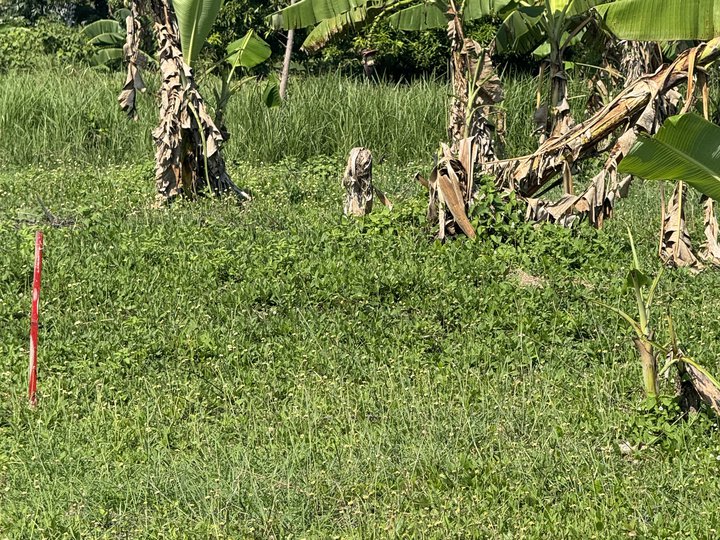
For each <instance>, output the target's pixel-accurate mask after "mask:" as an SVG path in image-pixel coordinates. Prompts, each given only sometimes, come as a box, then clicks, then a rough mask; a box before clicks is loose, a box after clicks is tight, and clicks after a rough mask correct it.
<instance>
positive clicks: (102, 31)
mask: <svg viewBox="0 0 720 540" xmlns="http://www.w3.org/2000/svg"><path fill="white" fill-rule="evenodd" d="M82 33H83V35H84V36H85V37H87V38H88V39H89V40H91V41H92V40H93V39H95V38H97V37H98V36H102V35H107V34H120V35H121V36H122V37H123V39H124V36H125V27H124V26H122V25H121V24H120V23H119V22H118V21H116V20H113V19H101V20H99V21H95V22H92V23H90V24H88V25H87V26H84V27H83V29H82Z"/></svg>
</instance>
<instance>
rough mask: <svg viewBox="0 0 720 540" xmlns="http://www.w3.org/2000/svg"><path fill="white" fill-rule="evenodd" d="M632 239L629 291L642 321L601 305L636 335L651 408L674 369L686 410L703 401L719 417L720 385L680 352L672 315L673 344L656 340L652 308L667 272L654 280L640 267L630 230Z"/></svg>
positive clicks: (669, 323)
mask: <svg viewBox="0 0 720 540" xmlns="http://www.w3.org/2000/svg"><path fill="white" fill-rule="evenodd" d="M628 237H629V239H630V247H631V250H632V256H633V264H632V267H631V269H630V271H629V272H628V275H627V278H626V288H627V289H631V290H632V291H633V294H634V296H635V301H636V303H637V308H638V318H637V319H635V318H634V317H632V316H631V315H629V314H628V313H627V312H625V311H623V310H621V309H619V308H616V307H614V306H610V305H608V304H604V303H602V302H599V304H600V305H602V306H603V307H605V308H607V309H609V310H610V311H613V312H615V313H617V314H618V315H620V316H621V317H622V318H623V319H625V321H626V322H627V323H628V324H629V325H630V326H631V327H632V329H633V331H634V332H635V338H634V339H633V341H634V343H635V347H636V349H637V351H638V355H639V356H640V361H641V364H642V378H643V387H644V389H645V395H646V398H647V400H648V402H649V403H650V404H651V405H656V404H657V403H658V397H659V395H660V384H659V380H660V377H662V376H663V375H665V374H666V373H667V372H668V371H669V370H670V368H672V367H675V368H676V369H677V377H678V383H679V384H678V385H677V389H678V392H679V394H680V395H679V396H678V397H679V398H680V400H681V402H682V403H684V405H685V407H686V408H695V409H697V406H698V405H699V400H700V399H702V400H703V401H704V402H705V403H706V404H707V405H708V406H709V407H710V408H711V409H712V410H713V411H714V412H715V414H718V415H720V383H718V381H717V379H715V377H713V376H712V374H710V372H709V371H708V370H707V369H705V368H704V367H703V366H702V365H701V364H700V363H699V362H698V361H697V360H696V359H694V358H693V357H691V356H688V355H686V354H685V353H684V352H683V351H682V350H681V349H680V346H679V344H678V338H677V334H676V332H675V326H674V324H673V320H672V317H671V316H670V314H669V312H668V315H667V328H668V337H669V341H668V343H667V344H660V343H658V341H657V340H656V337H655V333H654V330H653V327H652V324H651V309H652V307H653V302H654V298H655V292H656V290H657V287H658V284H659V283H660V278H661V277H662V273H663V271H662V269H661V270H660V272H658V274H657V276H656V277H655V279H653V280H650V278H649V277H648V276H647V275H646V274H645V273H643V271H642V270H641V268H640V262H639V259H638V255H637V251H636V249H635V242H634V240H633V236H632V233H631V232H630V229H629V228H628ZM663 357H664V359H665V362H664V365H663V367H662V368H661V369H660V370H658V359H659V358H663Z"/></svg>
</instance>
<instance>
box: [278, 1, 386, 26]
mask: <svg viewBox="0 0 720 540" xmlns="http://www.w3.org/2000/svg"><path fill="white" fill-rule="evenodd" d="M397 1H398V0H300V2H296V3H295V4H292V5H290V6H287V7H286V8H284V9H281V10H280V11H278V12H277V13H275V14H273V15H271V17H270V23H271V24H272V26H273V28H275V29H276V30H279V29H285V30H289V29H291V28H307V27H309V26H315V25H317V24H320V23H321V22H322V21H324V20H327V19H333V18H335V17H337V16H339V15H343V14H345V13H347V12H349V11H352V10H356V9H358V8H365V9H371V8H385V7H388V6H389V5H391V4H394V3H397Z"/></svg>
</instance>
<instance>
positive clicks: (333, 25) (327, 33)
mask: <svg viewBox="0 0 720 540" xmlns="http://www.w3.org/2000/svg"><path fill="white" fill-rule="evenodd" d="M375 13H377V10H374V9H371V10H370V11H369V12H368V9H367V8H365V7H360V8H357V9H352V10H350V11H348V12H347V13H343V14H342V15H336V16H335V17H332V18H330V19H325V20H323V21H320V22H319V23H318V24H317V25H316V26H315V28H313V29H312V30H311V31H310V32H309V33H308V35H307V37H306V38H305V41H303V45H302V46H303V49H305V50H306V51H308V52H315V51H317V50H319V49H321V48H322V47H324V46H325V45H326V44H327V43H328V41H330V40H331V39H332V38H333V37H334V36H336V35H337V34H340V33H342V32H344V31H346V30H347V29H349V28H357V27H361V26H363V25H364V24H365V23H366V22H367V21H368V20H369V19H372V18H373V17H374V15H375Z"/></svg>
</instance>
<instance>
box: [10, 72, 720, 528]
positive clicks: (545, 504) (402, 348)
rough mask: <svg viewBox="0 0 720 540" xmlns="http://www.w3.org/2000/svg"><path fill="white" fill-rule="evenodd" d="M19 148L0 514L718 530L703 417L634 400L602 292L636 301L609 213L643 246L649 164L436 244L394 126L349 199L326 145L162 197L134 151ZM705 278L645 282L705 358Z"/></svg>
mask: <svg viewBox="0 0 720 540" xmlns="http://www.w3.org/2000/svg"><path fill="white" fill-rule="evenodd" d="M0 81H1V83H2V84H5V85H7V84H11V83H8V82H7V80H5V79H2V80H0ZM313 84H326V82H322V81H320V82H316V83H313ZM412 91H419V90H418V89H414V90H412ZM1 95H2V94H0V96H1ZM0 99H1V98H0ZM73 99H75V98H73ZM427 99H428V100H429V99H430V98H427ZM510 99H514V98H513V96H512V95H511V96H510ZM511 103H512V102H511ZM408 106H409V105H408ZM0 110H2V111H5V112H3V113H0V114H4V115H5V118H8V117H9V116H8V115H9V114H10V113H8V112H7V109H0ZM509 110H511V109H509ZM272 114H275V113H272ZM358 118H359V119H360V120H358V121H359V122H360V121H361V120H362V117H360V116H359V117H358ZM371 118H372V117H371ZM413 118H416V117H413ZM417 121H420V120H417ZM396 122H408V121H407V120H402V119H401V120H394V119H390V120H388V124H389V127H388V129H390V130H392V129H394V128H395V125H396ZM413 122H415V120H413ZM435 122H436V123H435V124H433V123H431V124H430V129H431V130H440V132H442V127H441V124H440V125H439V127H438V125H437V122H442V118H441V117H439V119H436V121H435ZM4 125H8V124H4ZM27 129H28V131H27V134H26V135H27V137H30V139H33V138H36V137H40V136H42V125H39V126H38V125H35V127H32V125H30V124H28V128H27ZM133 129H136V128H133ZM407 129H408V130H415V129H419V128H418V127H417V124H416V123H413V124H410V125H409V127H408V128H407ZM108 130H109V133H112V134H116V133H117V134H118V135H117V137H120V136H122V135H120V134H122V133H123V132H122V131H121V130H120V129H119V128H118V126H117V125H115V124H113V123H109V124H108ZM396 132H397V133H401V131H400V130H397V131H396ZM113 136H115V135H113ZM236 136H237V138H240V135H236ZM250 136H258V135H257V134H253V135H250ZM513 137H515V138H514V139H511V140H509V144H511V145H515V146H516V147H519V146H521V145H522V144H531V141H529V142H528V141H525V140H524V135H517V134H516V135H514V136H513ZM428 140H430V139H429V136H428ZM2 144H3V146H4V147H7V146H8V145H10V142H8V140H7V139H6V138H5V137H3V138H2ZM142 144H145V143H142ZM103 148H105V147H104V146H103ZM118 148H122V147H121V146H118ZM268 148H270V146H268ZM398 148H400V147H398ZM24 151H25V150H23V149H22V148H17V149H16V150H15V152H16V153H15V154H13V155H14V156H17V157H8V155H7V154H6V157H5V159H7V160H8V161H10V165H11V166H10V167H9V168H6V169H5V170H4V171H3V172H2V173H0V320H2V321H3V331H2V339H1V340H0V358H2V362H1V363H0V537H2V538H123V537H126V538H143V537H147V538H187V537H195V538H197V537H212V538H253V537H254V538H332V537H337V538H369V537H391V538H392V537H412V538H417V537H427V538H448V537H457V538H467V537H489V538H547V537H553V538H555V537H557V538H563V537H567V538H593V537H594V538H608V537H612V538H619V537H639V538H656V537H662V538H672V537H677V538H714V537H716V536H717V529H718V527H719V526H720V524H719V523H718V522H719V521H720V518H718V517H717V512H716V508H715V506H716V504H715V501H716V499H717V496H718V493H719V492H720V480H719V478H720V476H718V468H719V467H720V435H719V434H718V431H717V425H716V423H715V420H714V419H713V418H712V417H710V416H708V415H699V416H695V417H694V418H692V419H691V420H690V421H682V422H676V421H675V419H674V411H673V410H672V404H671V403H668V407H669V408H670V410H669V411H668V414H667V415H666V416H665V415H663V414H662V411H660V412H655V413H652V414H650V413H646V412H643V411H642V409H641V408H640V407H639V405H640V403H641V402H642V386H641V377H640V366H639V362H638V361H637V359H636V357H635V353H634V350H633V347H632V344H631V342H630V340H629V335H630V334H629V330H628V329H627V328H626V326H625V325H624V323H623V322H622V321H620V320H618V318H617V317H616V316H615V315H613V314H612V313H608V312H607V311H606V310H605V309H603V308H602V307H600V306H599V305H598V304H596V303H595V301H597V300H601V301H603V302H606V303H609V304H612V305H618V306H621V307H623V308H624V309H626V310H628V311H630V310H632V299H631V297H630V295H629V294H628V293H627V292H625V291H623V283H624V275H625V272H626V270H627V268H628V266H629V263H630V253H629V245H628V242H627V240H626V239H625V235H624V228H625V226H626V225H629V226H630V227H631V229H632V230H633V231H634V232H635V235H636V241H637V243H638V245H639V248H640V253H641V257H642V258H643V260H644V261H646V262H647V264H646V268H649V267H653V266H654V265H655V264H656V259H655V256H654V249H655V248H654V246H655V244H656V232H655V231H656V229H657V224H658V221H659V213H658V208H659V202H658V200H657V199H658V198H657V188H656V186H654V185H642V184H638V186H637V187H636V188H635V191H634V195H633V197H632V198H631V199H630V200H628V201H625V202H623V203H622V204H621V205H620V206H619V208H618V211H617V215H616V219H615V220H614V221H612V222H610V223H608V226H607V228H606V229H604V230H602V231H595V230H593V229H590V228H587V227H580V228H579V229H577V230H575V231H566V230H561V229H557V228H554V227H543V228H539V229H535V228H532V227H529V226H526V225H523V224H522V223H521V222H520V220H515V219H508V220H505V221H502V222H494V221H491V222H489V223H486V225H487V227H486V228H485V229H484V230H483V234H481V235H480V236H481V237H483V238H484V239H483V241H479V242H469V241H463V240H459V241H455V242H450V243H448V244H446V245H440V244H438V243H435V242H433V241H432V240H431V239H430V233H429V231H428V230H427V229H426V226H425V219H424V208H423V206H424V195H423V193H422V188H420V187H419V186H416V185H415V184H414V183H412V181H411V178H412V175H413V174H414V172H415V171H416V170H417V169H418V168H424V169H426V168H427V167H428V164H429V163H424V162H423V163H419V162H416V163H413V162H410V161H408V160H409V159H410V156H409V154H404V155H403V157H397V156H399V155H400V153H401V151H400V150H398V149H396V150H395V151H394V152H393V155H394V156H396V157H395V158H393V159H387V160H386V161H385V162H384V163H381V164H379V165H378V166H377V167H376V178H377V181H378V183H379V185H380V187H381V188H383V189H384V190H386V191H387V192H388V194H389V195H390V197H391V198H392V199H393V201H394V202H395V204H396V211H394V212H393V213H390V214H388V213H384V212H381V213H378V214H374V215H371V216H369V217H368V218H366V219H365V220H361V221H348V220H345V219H344V218H342V216H341V204H342V203H341V197H342V194H341V188H340V182H339V173H340V171H341V170H342V165H343V160H342V157H341V156H340V155H339V152H338V153H337V154H333V155H331V156H330V157H314V158H309V159H305V158H306V157H307V156H296V158H288V159H285V160H280V161H277V162H275V163H273V164H267V163H265V164H261V163H258V162H250V161H245V160H242V159H241V156H239V155H237V156H235V157H234V158H233V165H232V172H233V174H234V178H235V179H236V180H237V181H238V183H239V184H240V185H242V186H243V187H244V188H247V189H249V190H250V191H251V192H252V193H253V194H254V196H255V200H254V201H253V202H252V203H251V204H249V205H246V206H238V205H236V204H235V203H234V202H232V201H230V200H201V201H199V202H195V203H183V202H181V203H178V204H175V205H173V206H172V207H171V208H166V209H160V210H158V209H155V208H153V205H152V203H153V196H154V193H153V180H152V176H153V172H152V164H151V162H150V161H148V160H147V159H148V158H149V155H148V156H146V157H138V155H139V154H134V159H127V160H125V161H124V162H123V160H122V159H120V158H118V159H117V162H123V164H121V165H117V164H113V163H112V162H113V160H112V159H109V158H108V159H106V160H105V163H102V162H99V161H98V160H97V159H96V157H95V156H87V157H85V156H79V157H78V161H77V162H69V161H68V159H67V157H64V156H62V152H63V147H62V146H61V145H58V146H57V147H56V148H51V149H49V151H48V155H53V154H55V155H56V156H57V158H56V159H60V161H61V162H60V163H47V164H44V165H37V164H33V160H32V159H31V158H30V157H28V156H26V157H23V156H21V155H20V153H21V152H24ZM103 151H104V150H103ZM122 151H125V150H120V151H119V154H118V155H119V156H120V155H121V152H122ZM402 151H403V152H406V151H407V152H410V151H409V150H405V149H403V150H402ZM251 157H252V156H251ZM428 161H429V160H428ZM36 196H39V197H41V199H42V201H43V202H44V204H45V205H46V206H47V207H48V208H49V209H50V211H51V212H52V213H53V214H54V215H55V216H57V217H58V218H62V219H65V220H68V222H69V221H70V220H71V221H72V222H74V224H73V225H72V226H65V227H56V228H53V227H50V226H49V224H48V223H47V220H46V218H45V215H44V213H43V211H42V210H41V207H40V205H39V203H38V201H37V199H36ZM698 213H699V212H698ZM695 217H698V218H699V217H700V216H691V218H692V219H693V220H694V218H695ZM695 226H696V227H697V226H698V225H697V224H696V225H695ZM38 227H42V228H44V230H45V231H46V238H47V239H46V244H47V250H46V259H45V269H44V270H45V271H44V279H45V282H44V289H43V295H42V312H41V318H42V319H41V320H42V327H41V353H40V354H41V356H40V406H39V407H38V409H37V410H35V411H30V410H28V408H27V405H26V402H25V398H24V388H25V385H26V369H27V360H26V357H27V331H28V320H27V319H28V316H27V314H28V312H29V303H30V281H31V266H32V249H33V247H32V237H33V234H34V231H35V230H36V229H37V228H38ZM718 281H719V279H718V275H717V273H714V272H711V271H709V272H705V273H702V274H700V275H699V276H691V275H690V274H688V273H686V272H683V271H672V272H668V273H667V274H666V276H665V277H664V279H663V281H662V283H661V285H660V289H659V293H658V294H659V299H660V301H661V303H662V304H663V305H664V306H667V307H669V308H671V309H672V312H673V316H674V320H675V324H676V326H677V328H678V331H679V333H680V337H681V339H682V341H683V342H684V344H685V348H686V349H688V350H689V351H690V352H691V353H692V354H693V355H695V356H696V357H698V358H699V359H701V360H702V361H704V363H705V364H706V365H707V366H708V367H709V368H710V369H711V370H713V371H714V372H715V373H718V372H719V371H720V366H719V365H718V362H717V361H716V359H717V358H718V357H719V353H720V341H719V340H718V337H719V336H720V325H719V324H718V322H717V316H716V314H717V313H718V311H719V310H718V308H719V307H720V298H718V296H717V294H715V291H716V290H717V288H718ZM656 315H657V316H658V317H661V315H662V313H661V312H658V313H657V314H656ZM663 384H664V385H665V390H666V391H669V390H670V388H671V381H666V382H664V383H663ZM623 441H629V442H630V443H632V444H636V443H639V442H644V443H645V444H647V445H648V446H647V447H646V448H645V449H644V450H641V451H639V452H636V453H633V454H629V455H627V454H623V453H622V452H621V451H620V450H619V448H618V444H619V443H621V442H623Z"/></svg>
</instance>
